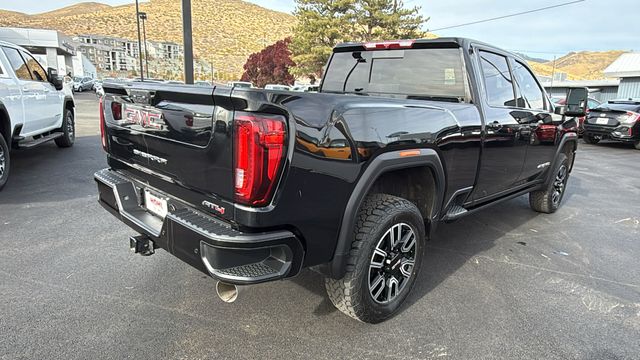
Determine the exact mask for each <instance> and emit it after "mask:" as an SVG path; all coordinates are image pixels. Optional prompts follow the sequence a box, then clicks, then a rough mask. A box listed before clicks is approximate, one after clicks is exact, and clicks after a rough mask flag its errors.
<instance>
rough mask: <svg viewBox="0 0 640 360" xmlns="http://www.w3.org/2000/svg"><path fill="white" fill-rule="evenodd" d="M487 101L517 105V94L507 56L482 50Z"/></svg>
mask: <svg viewBox="0 0 640 360" xmlns="http://www.w3.org/2000/svg"><path fill="white" fill-rule="evenodd" d="M480 62H481V64H482V73H483V76H484V87H485V90H486V92H487V101H488V102H489V105H492V106H515V105H516V102H515V96H514V94H513V85H512V80H511V74H510V73H509V65H508V64H507V58H506V57H504V56H501V55H497V54H494V53H490V52H486V51H480Z"/></svg>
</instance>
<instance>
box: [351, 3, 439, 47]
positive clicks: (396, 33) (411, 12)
mask: <svg viewBox="0 0 640 360" xmlns="http://www.w3.org/2000/svg"><path fill="white" fill-rule="evenodd" d="M419 11H420V7H418V6H414V7H413V8H405V7H404V3H403V1H402V0H359V1H358V2H357V6H356V11H355V16H356V24H357V26H356V39H357V40H358V41H373V40H396V39H416V38H421V37H424V36H425V33H424V31H422V30H421V29H420V27H421V26H422V25H423V24H424V23H425V22H427V21H428V20H429V18H424V17H423V16H422V15H419V14H418V12H419Z"/></svg>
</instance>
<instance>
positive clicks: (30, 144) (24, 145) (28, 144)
mask: <svg viewBox="0 0 640 360" xmlns="http://www.w3.org/2000/svg"><path fill="white" fill-rule="evenodd" d="M63 135H64V133H61V132H54V133H51V134H49V135H46V136H43V137H40V138H37V139H34V140H31V141H25V140H22V141H19V142H18V143H17V148H18V149H31V148H34V147H36V146H38V145H42V144H44V143H46V142H49V141H51V140H55V139H57V138H59V137H62V136H63Z"/></svg>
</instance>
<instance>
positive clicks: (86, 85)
mask: <svg viewBox="0 0 640 360" xmlns="http://www.w3.org/2000/svg"><path fill="white" fill-rule="evenodd" d="M93 82H94V80H93V79H92V78H90V77H74V78H73V91H77V92H82V91H87V90H93Z"/></svg>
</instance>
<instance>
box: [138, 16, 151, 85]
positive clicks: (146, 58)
mask: <svg viewBox="0 0 640 360" xmlns="http://www.w3.org/2000/svg"><path fill="white" fill-rule="evenodd" d="M140 19H142V36H143V38H144V65H145V66H146V67H147V79H149V49H147V27H146V26H145V20H147V13H146V12H141V13H140Z"/></svg>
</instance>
